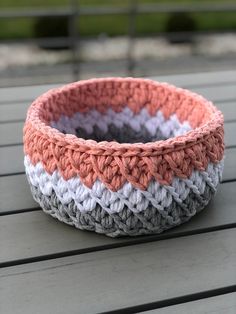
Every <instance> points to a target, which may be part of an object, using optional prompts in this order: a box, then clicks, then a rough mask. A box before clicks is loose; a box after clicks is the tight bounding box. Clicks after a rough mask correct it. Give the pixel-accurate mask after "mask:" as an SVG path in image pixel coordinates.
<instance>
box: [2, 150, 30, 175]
mask: <svg viewBox="0 0 236 314" xmlns="http://www.w3.org/2000/svg"><path fill="white" fill-rule="evenodd" d="M0 156H1V161H0V175H4V174H11V173H16V172H24V171H25V169H24V163H23V161H24V154H23V146H22V145H18V146H10V147H0Z"/></svg>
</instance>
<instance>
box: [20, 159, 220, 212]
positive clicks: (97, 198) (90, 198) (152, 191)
mask: <svg viewBox="0 0 236 314" xmlns="http://www.w3.org/2000/svg"><path fill="white" fill-rule="evenodd" d="M24 163H25V168H26V174H27V177H28V179H29V181H30V183H31V184H32V185H33V186H35V187H37V188H38V189H40V191H41V193H42V194H44V195H45V196H50V195H51V194H52V192H53V191H54V192H55V193H56V196H57V197H58V199H59V200H60V201H61V203H62V204H69V203H70V202H71V201H73V200H74V202H75V204H76V205H77V207H78V209H79V210H80V211H81V212H89V211H92V210H93V209H95V208H96V205H97V204H99V205H100V206H101V207H102V208H103V209H104V210H105V211H107V212H108V213H110V214H112V213H116V212H120V211H122V210H123V208H124V206H127V207H128V208H129V209H130V210H131V211H133V212H141V211H143V210H146V209H147V208H148V206H150V205H153V206H154V207H156V208H157V209H158V210H159V211H163V210H164V209H165V208H167V207H168V206H170V205H171V203H172V201H173V200H174V201H176V202H177V203H178V204H180V205H181V204H182V202H183V201H184V200H185V199H186V198H187V197H188V195H189V193H190V192H192V193H194V194H195V195H196V197H197V196H200V195H201V194H203V193H204V190H205V187H206V184H207V185H208V186H210V187H211V188H212V189H213V190H214V191H215V190H216V187H217V185H218V183H219V180H220V177H221V173H222V168H223V161H221V162H219V163H217V164H212V163H210V164H209V165H208V167H207V169H206V171H196V170H194V171H193V172H192V174H191V176H190V178H189V179H180V178H178V177H175V178H174V179H173V181H172V184H171V185H168V186H163V185H161V184H159V183H158V182H157V181H151V182H150V184H149V186H148V188H147V190H146V191H142V190H139V189H137V188H135V187H133V186H132V184H131V183H129V182H126V183H125V184H124V185H123V187H122V188H121V189H120V190H118V191H117V192H113V191H111V190H109V189H108V188H107V187H106V186H105V185H104V184H103V183H102V182H100V181H99V180H96V181H95V183H94V184H93V187H92V188H91V189H90V188H88V187H87V186H85V185H84V184H83V183H82V182H81V181H80V178H79V177H78V176H77V177H73V178H71V179H69V180H67V181H66V180H64V179H63V178H62V176H61V175H60V174H59V172H58V171H57V170H56V171H54V172H53V174H52V175H50V174H48V173H47V172H46V171H45V170H44V168H43V166H42V164H41V163H40V162H39V163H37V164H36V165H35V166H33V164H32V163H31V161H30V159H29V157H28V156H25V159H24Z"/></svg>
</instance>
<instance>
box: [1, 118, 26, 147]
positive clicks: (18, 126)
mask: <svg viewBox="0 0 236 314" xmlns="http://www.w3.org/2000/svg"><path fill="white" fill-rule="evenodd" d="M22 129H23V122H14V123H4V124H0V145H9V144H18V143H22V141H23V130H22Z"/></svg>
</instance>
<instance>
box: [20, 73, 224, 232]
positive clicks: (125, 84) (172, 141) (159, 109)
mask: <svg viewBox="0 0 236 314" xmlns="http://www.w3.org/2000/svg"><path fill="white" fill-rule="evenodd" d="M24 152H25V161H24V162H25V169H26V174H27V178H28V181H29V184H30V187H31V191H32V194H33V197H34V199H35V200H36V201H37V202H38V203H39V204H40V206H41V207H42V208H43V210H44V211H45V212H46V213H48V214H50V215H52V216H53V217H55V218H57V219H59V220H60V221H63V222H65V223H67V224H70V225H73V226H75V227H77V228H79V229H85V230H90V231H96V232H98V233H104V234H106V235H108V236H112V237H115V236H121V235H142V234H150V233H160V232H162V231H164V230H167V229H169V228H172V227H174V226H177V225H179V224H181V223H183V222H185V221H188V220H189V219H190V218H191V217H192V216H194V215H195V214H196V213H197V212H199V211H200V210H202V209H203V208H204V207H205V206H206V205H207V203H208V202H209V201H210V199H211V198H212V196H213V195H214V193H215V192H216V189H217V186H218V184H219V182H220V179H221V176H222V170H223V155H224V129H223V115H222V114H221V112H220V111H219V110H217V109H216V108H215V107H214V106H213V104H212V103H211V102H209V101H207V100H206V99H204V98H203V97H202V96H200V95H197V94H194V93H192V92H190V91H187V90H184V89H181V88H177V87H175V86H172V85H169V84H167V83H159V82H154V81H151V80H148V79H134V78H105V79H91V80H87V81H80V82H76V83H72V84H69V85H66V86H64V87H61V88H57V89H53V90H50V91H48V92H47V93H45V94H43V95H42V96H40V97H39V98H38V99H36V100H35V101H34V102H33V104H32V105H31V106H30V108H29V110H28V114H27V119H26V122H25V126H24Z"/></svg>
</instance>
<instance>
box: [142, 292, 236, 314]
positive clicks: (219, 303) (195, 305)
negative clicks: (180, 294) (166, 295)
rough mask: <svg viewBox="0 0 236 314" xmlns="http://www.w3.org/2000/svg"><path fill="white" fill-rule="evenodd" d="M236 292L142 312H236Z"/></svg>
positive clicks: (213, 313) (221, 313) (146, 313)
mask: <svg viewBox="0 0 236 314" xmlns="http://www.w3.org/2000/svg"><path fill="white" fill-rule="evenodd" d="M235 312H236V293H228V294H223V295H219V296H217V297H212V298H207V299H201V300H197V301H193V302H187V303H183V304H178V305H174V306H168V307H165V308H162V309H156V310H152V311H146V312H140V313H142V314H185V313H186V314H188V313H192V314H203V313H208V314H210V313H211V314H235Z"/></svg>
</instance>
